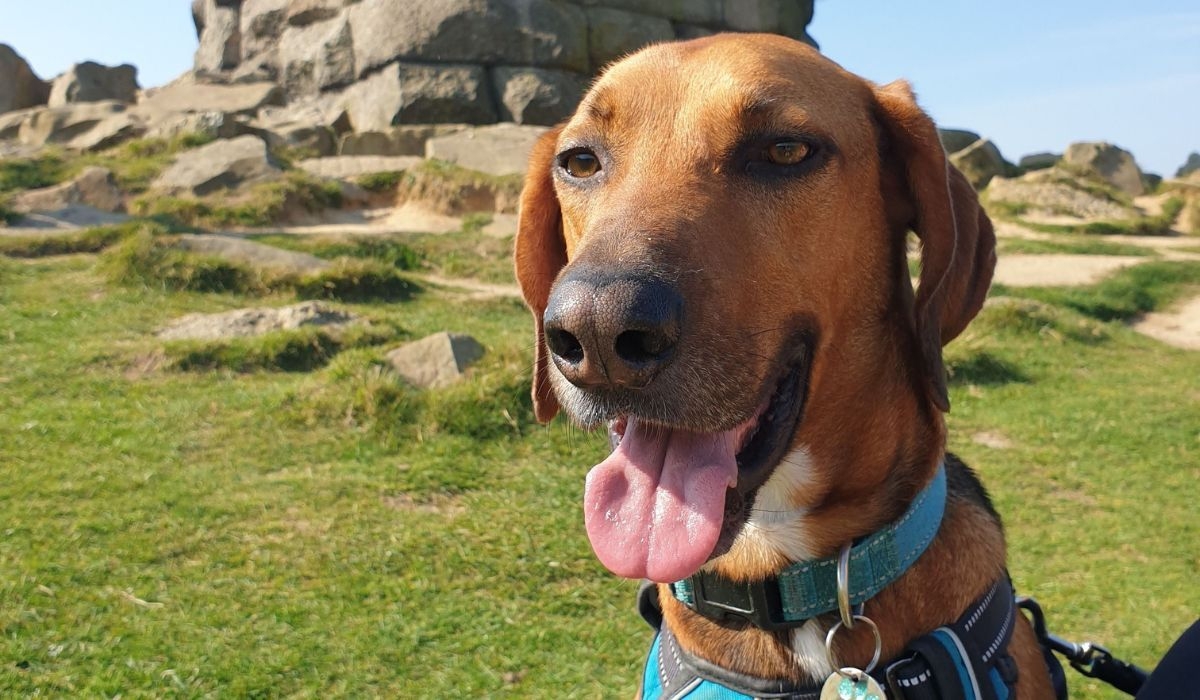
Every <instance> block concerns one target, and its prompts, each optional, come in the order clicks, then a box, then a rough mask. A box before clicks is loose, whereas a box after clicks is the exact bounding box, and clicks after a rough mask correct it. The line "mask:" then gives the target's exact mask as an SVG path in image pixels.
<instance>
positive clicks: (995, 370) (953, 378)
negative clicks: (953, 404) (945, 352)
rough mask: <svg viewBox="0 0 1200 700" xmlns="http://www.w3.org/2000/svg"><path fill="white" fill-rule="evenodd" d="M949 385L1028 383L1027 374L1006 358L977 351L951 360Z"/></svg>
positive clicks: (948, 370) (948, 368) (948, 371)
mask: <svg viewBox="0 0 1200 700" xmlns="http://www.w3.org/2000/svg"><path fill="white" fill-rule="evenodd" d="M947 373H948V374H949V375H950V385H951V386H969V385H975V386H1002V385H1004V384H1029V383H1030V381H1031V380H1030V378H1029V375H1027V374H1025V373H1024V372H1022V371H1021V369H1020V368H1019V367H1017V366H1016V365H1014V364H1013V363H1011V362H1008V361H1007V360H1002V359H1000V358H998V357H996V356H995V355H992V354H991V353H988V352H979V353H976V354H974V355H971V356H970V357H967V358H964V359H961V360H957V361H954V362H951V363H950V365H949V366H948V367H947Z"/></svg>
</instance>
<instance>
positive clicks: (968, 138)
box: [938, 129, 982, 154]
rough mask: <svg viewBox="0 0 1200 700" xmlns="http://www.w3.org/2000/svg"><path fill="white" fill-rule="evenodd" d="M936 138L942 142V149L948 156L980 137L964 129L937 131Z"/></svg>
mask: <svg viewBox="0 0 1200 700" xmlns="http://www.w3.org/2000/svg"><path fill="white" fill-rule="evenodd" d="M938 138H939V139H941V140H942V148H944V149H946V153H948V154H949V153H958V152H959V151H961V150H962V149H964V148H966V147H967V146H970V145H971V144H973V143H975V142H976V141H978V140H979V139H981V138H982V137H981V136H980V135H979V134H977V133H975V132H974V131H967V130H966V129H938Z"/></svg>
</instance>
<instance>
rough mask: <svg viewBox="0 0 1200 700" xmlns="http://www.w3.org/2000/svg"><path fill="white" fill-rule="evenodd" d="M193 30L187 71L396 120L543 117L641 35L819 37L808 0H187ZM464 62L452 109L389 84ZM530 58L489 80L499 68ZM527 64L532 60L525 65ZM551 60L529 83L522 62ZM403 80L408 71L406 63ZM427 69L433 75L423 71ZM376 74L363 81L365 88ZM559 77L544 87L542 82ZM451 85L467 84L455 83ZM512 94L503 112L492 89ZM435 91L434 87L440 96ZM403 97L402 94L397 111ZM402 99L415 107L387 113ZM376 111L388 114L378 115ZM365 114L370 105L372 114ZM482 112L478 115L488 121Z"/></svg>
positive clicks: (373, 124)
mask: <svg viewBox="0 0 1200 700" xmlns="http://www.w3.org/2000/svg"><path fill="white" fill-rule="evenodd" d="M192 4H193V11H194V17H195V19H196V26H197V28H198V31H199V32H200V48H199V49H198V50H197V52H196V60H195V64H194V70H193V73H194V75H195V76H201V77H204V78H205V79H206V80H208V81H209V82H220V83H226V84H229V83H239V82H246V81H254V80H269V81H272V82H278V83H279V84H280V86H281V87H282V88H283V90H284V93H285V98H286V101H287V102H289V103H292V104H295V103H297V102H299V101H301V100H303V99H307V98H314V99H315V98H320V100H322V101H326V102H328V103H330V104H337V105H339V106H342V105H343V102H345V103H350V104H353V107H347V109H348V111H349V112H351V113H352V114H353V115H354V116H355V117H357V119H356V124H355V128H356V129H357V130H359V131H385V130H386V127H388V126H391V125H393V124H399V123H422V122H434V121H435V122H440V121H441V120H443V119H449V118H454V119H456V120H458V121H465V122H470V123H487V122H494V121H496V120H497V119H514V120H519V121H521V122H533V121H540V122H546V123H548V122H549V119H550V118H549V117H541V116H534V115H535V113H539V112H541V113H547V112H548V113H560V111H561V108H560V107H559V105H564V104H569V103H571V102H573V101H574V99H575V95H576V92H577V90H578V85H577V82H576V80H563V78H564V76H563V75H561V74H560V75H554V73H555V72H558V71H561V72H564V73H565V74H575V75H576V76H578V78H577V80H582V81H584V82H586V81H587V80H589V79H590V78H591V77H593V76H594V75H595V74H596V73H597V72H598V71H599V70H600V69H601V68H602V67H603V66H604V64H605V63H607V62H609V61H610V60H612V59H614V58H617V57H618V56H620V55H623V54H625V53H627V52H630V51H633V50H635V49H638V48H641V47H642V46H643V45H645V44H646V43H648V42H651V41H660V40H670V39H675V38H677V37H689V36H702V35H707V34H712V33H715V32H719V31H728V30H742V31H772V32H777V33H781V34H784V35H787V36H791V37H794V38H797V39H800V40H802V41H807V42H809V43H812V44H813V45H815V42H813V41H812V38H811V37H809V36H808V34H807V33H806V27H807V26H808V24H809V23H810V22H811V20H812V10H813V0H656V1H655V2H645V0H420V1H419V2H417V1H415V0H414V1H400V0H194V2H193V3H192ZM397 64H399V65H407V66H420V67H421V70H423V71H425V72H426V73H429V72H434V73H436V72H438V71H441V70H443V69H445V70H448V71H450V72H457V73H458V76H457V77H455V78H454V80H455V81H459V82H461V81H462V71H464V70H467V71H470V72H471V73H472V77H470V79H469V81H470V82H473V83H475V82H477V83H478V86H477V87H476V86H472V87H470V89H469V90H468V91H467V92H471V93H474V94H477V95H479V96H480V103H481V104H486V105H487V106H486V107H483V108H475V109H473V110H472V112H471V113H472V114H474V116H469V117H468V116H464V115H463V114H462V110H461V108H459V109H458V111H459V112H460V116H458V117H447V116H445V115H444V114H442V111H441V108H439V109H438V110H434V111H432V112H431V111H430V110H428V109H416V108H413V107H411V105H413V104H416V103H419V102H422V101H423V99H424V98H423V97H422V96H418V99H415V100H410V99H408V97H407V96H405V97H403V98H402V97H400V96H399V95H397V94H396V93H397V92H398V91H399V89H400V88H397V87H396V84H395V83H396V81H394V80H392V79H391V76H390V74H388V75H384V77H383V78H382V79H380V77H379V76H380V74H381V73H390V71H392V70H394V69H392V68H390V67H391V66H395V65H397ZM501 68H503V69H514V70H522V69H528V70H527V72H526V73H525V74H524V75H523V76H522V77H521V78H520V79H519V80H517V81H516V82H514V81H513V80H512V76H507V80H506V82H505V83H504V84H502V85H495V84H493V82H492V78H496V77H497V75H498V74H497V72H496V71H497V70H498V69H501ZM528 71H532V72H528ZM536 71H550V72H551V74H552V75H554V79H547V78H548V77H549V76H546V75H542V76H540V78H539V80H538V81H537V82H536V83H534V82H532V81H529V80H528V79H529V76H530V75H537V73H536ZM401 72H402V73H408V75H406V76H405V83H406V84H405V85H404V86H403V88H404V89H405V90H406V92H412V91H413V90H414V89H415V85H413V84H412V81H414V80H417V78H415V77H414V76H413V75H412V70H410V69H404V70H401ZM420 80H423V81H425V82H429V79H428V77H425V78H421V79H420ZM362 83H371V84H372V86H371V87H361V85H362ZM560 89H561V90H565V92H564V93H563V94H561V95H553V94H551V93H550V92H549V91H551V90H560ZM456 91H457V92H460V93H461V92H463V90H461V89H457V88H456ZM504 95H507V100H508V104H507V105H506V106H505V107H504V108H503V110H501V111H503V114H500V113H499V112H498V110H497V107H498V105H496V104H494V102H495V101H497V100H499V99H501V97H502V96H504ZM444 98H445V96H444V94H443V96H442V97H440V98H439V100H444ZM401 106H408V107H406V109H404V110H402V109H401ZM402 111H412V112H414V114H412V115H411V116H410V115H407V114H405V115H403V116H402V117H401V118H396V116H397V115H398V114H401V112H402ZM380 115H383V116H380ZM368 117H369V118H368ZM485 119H486V121H485Z"/></svg>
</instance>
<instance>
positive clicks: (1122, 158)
mask: <svg viewBox="0 0 1200 700" xmlns="http://www.w3.org/2000/svg"><path fill="white" fill-rule="evenodd" d="M1062 159H1063V163H1065V164H1067V166H1068V167H1070V168H1072V169H1074V170H1077V171H1079V172H1080V173H1082V174H1084V175H1087V176H1090V177H1094V178H1096V179H1099V180H1102V181H1104V182H1106V183H1108V184H1110V185H1112V186H1113V187H1115V188H1116V189H1118V190H1119V191H1121V192H1124V193H1125V194H1127V195H1129V196H1131V197H1136V196H1138V195H1140V194H1143V193H1144V192H1145V191H1146V188H1145V186H1144V185H1143V182H1142V171H1141V169H1140V168H1138V164H1137V161H1135V160H1134V159H1133V154H1132V153H1130V152H1129V151H1126V150H1125V149H1123V148H1120V147H1118V146H1114V145H1113V144H1111V143H1105V142H1103V141H1101V142H1081V143H1073V144H1071V145H1070V146H1067V150H1066V152H1065V153H1063V158H1062Z"/></svg>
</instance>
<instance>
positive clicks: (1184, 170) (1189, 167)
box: [1175, 151, 1200, 179]
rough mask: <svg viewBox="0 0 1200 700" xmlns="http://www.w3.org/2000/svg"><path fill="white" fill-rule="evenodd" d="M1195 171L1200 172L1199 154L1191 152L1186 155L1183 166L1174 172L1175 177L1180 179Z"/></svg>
mask: <svg viewBox="0 0 1200 700" xmlns="http://www.w3.org/2000/svg"><path fill="white" fill-rule="evenodd" d="M1197 171H1200V153H1196V152H1194V151H1193V152H1192V153H1190V154H1189V155H1188V157H1187V160H1186V161H1184V163H1183V165H1181V166H1179V169H1178V170H1176V171H1175V177H1177V178H1180V179H1182V178H1185V177H1187V176H1188V175H1191V174H1192V173H1194V172H1197Z"/></svg>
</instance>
